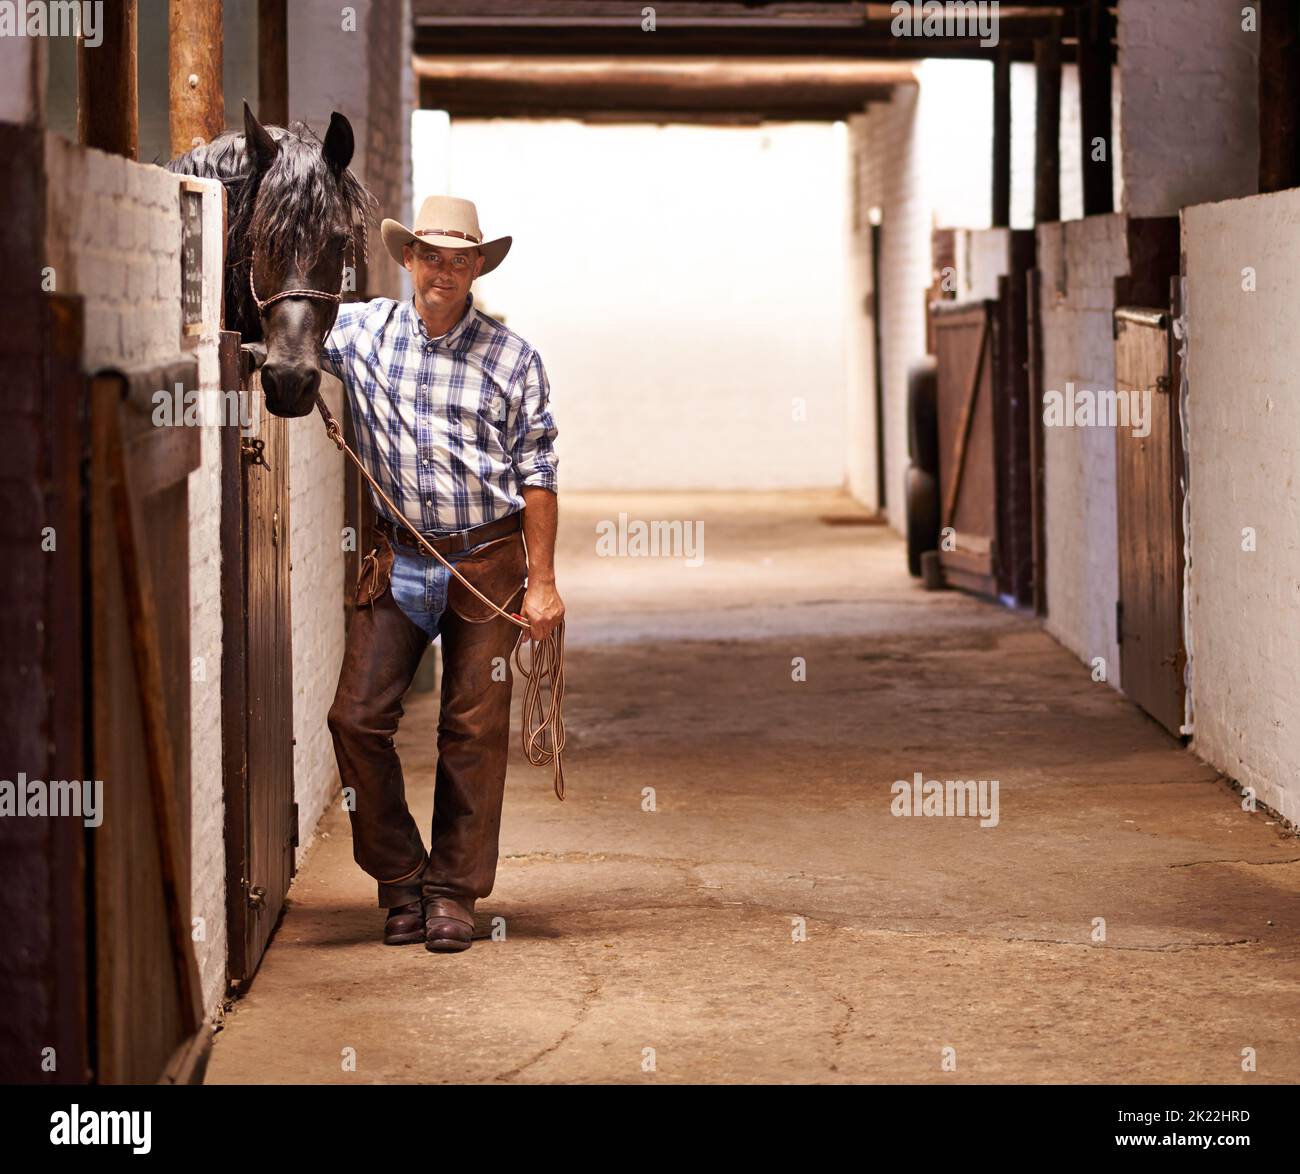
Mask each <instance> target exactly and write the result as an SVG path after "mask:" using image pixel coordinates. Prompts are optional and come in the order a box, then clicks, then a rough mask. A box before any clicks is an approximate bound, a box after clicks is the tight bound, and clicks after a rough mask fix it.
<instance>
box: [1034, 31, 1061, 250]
mask: <svg viewBox="0 0 1300 1174" xmlns="http://www.w3.org/2000/svg"><path fill="white" fill-rule="evenodd" d="M1034 72H1035V82H1036V89H1037V101H1036V103H1035V110H1036V113H1035V122H1034V223H1035V224H1046V223H1048V222H1049V221H1053V220H1060V219H1061V41H1060V37H1059V35H1058V36H1054V37H1042V38H1041V39H1039V40H1037V41H1035V42H1034Z"/></svg>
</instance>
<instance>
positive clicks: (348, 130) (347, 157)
mask: <svg viewBox="0 0 1300 1174" xmlns="http://www.w3.org/2000/svg"><path fill="white" fill-rule="evenodd" d="M321 149H322V152H323V154H324V156H325V162H326V163H328V164H329V165H330V168H331V169H332V170H333V172H334V174H335V175H342V174H343V172H344V171H345V170H346V169H347V165H348V164H349V163H351V162H352V152H353V151H355V150H356V140H355V139H354V138H353V136H352V123H350V122H349V121H348V120H347V119H346V118H344V117H343V115H342V114H340V113H339V112H338V111H337V110H335V111H334V113H333V114H331V115H330V128H329V130H327V131H326V132H325V142H324V144H323V145H322V148H321Z"/></svg>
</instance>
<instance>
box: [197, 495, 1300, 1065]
mask: <svg viewBox="0 0 1300 1174" xmlns="http://www.w3.org/2000/svg"><path fill="white" fill-rule="evenodd" d="M561 504H562V510H563V514H564V517H563V523H562V532H561V550H560V555H559V568H560V588H561V591H562V593H563V595H564V597H565V600H566V603H567V605H568V609H569V621H568V654H569V655H568V666H567V667H568V692H567V695H566V711H567V712H566V717H567V725H568V749H567V751H566V756H567V764H566V766H567V777H568V786H569V798H568V799H567V800H566V801H565V802H564V803H560V802H558V801H557V800H556V799H555V797H554V795H553V794H552V793H551V778H550V774H549V771H547V770H538V769H534V768H532V767H530V766H529V765H528V764H527V762H526V761H525V760H523V757H522V754H520V753H519V752H518V747H517V745H516V749H515V754H516V759H517V760H516V761H514V762H512V765H511V769H510V779H509V789H508V793H507V797H506V815H505V823H504V828H503V832H502V843H501V847H502V861H501V867H500V871H499V873H498V879H497V887H496V891H495V892H494V893H493V894H492V896H491V897H490V898H488V899H487V900H485V901H482V902H480V907H479V913H480V929H481V930H482V931H484V932H487V931H489V930H490V928H491V924H490V923H491V921H492V919H494V918H499V919H504V921H503V923H504V927H505V931H506V933H505V940H504V941H492V940H486V939H485V940H481V941H476V943H475V944H474V946H473V948H472V949H471V950H469V951H468V952H467V953H464V954H460V955H449V956H438V955H431V954H429V953H427V952H426V951H425V950H424V949H422V948H421V947H419V946H406V947H385V946H383V945H382V944H380V941H379V935H380V929H381V923H382V917H383V915H382V913H381V911H380V910H378V909H377V908H376V907H375V906H374V904H373V900H374V896H373V894H374V889H373V886H372V884H371V882H370V880H369V879H368V878H367V877H366V876H365V875H364V874H363V873H362V872H361V871H360V870H359V869H358V868H357V866H356V865H355V864H354V863H353V861H352V856H351V842H350V834H349V830H348V824H347V820H346V816H345V814H344V813H343V811H342V810H341V809H339V808H337V807H336V808H334V809H333V810H332V811H331V812H330V813H329V814H328V815H327V816H326V818H325V820H324V822H323V823H322V825H321V827H320V829H319V833H318V835H317V837H316V838H315V839H314V841H313V842H312V843H311V845H310V847H309V849H308V850H307V852H306V854H305V859H304V860H303V861H302V863H301V866H300V871H299V873H298V877H297V879H296V881H295V883H294V886H293V889H292V891H291V893H290V908H289V909H288V912H287V914H286V916H285V919H284V922H283V924H282V926H281V928H280V930H279V932H278V935H277V937H276V939H275V941H274V944H273V945H272V946H271V949H270V952H269V953H268V955H267V957H266V960H265V962H264V963H263V965H262V968H261V972H260V973H259V975H258V976H257V978H256V980H255V982H254V983H253V986H252V988H251V991H250V993H249V994H248V996H247V997H246V998H244V999H242V1000H241V1001H239V1002H238V1003H237V1004H236V1005H235V1006H234V1008H233V1010H232V1011H231V1013H230V1014H229V1015H228V1017H227V1018H226V1021H225V1026H224V1029H223V1030H222V1031H221V1032H220V1034H219V1035H218V1037H217V1041H216V1045H215V1048H214V1050H213V1056H212V1061H211V1065H210V1068H209V1073H208V1080H209V1082H240V1083H246V1082H254V1083H256V1082H289V1081H293V1082H297V1081H306V1082H333V1083H356V1082H362V1083H368V1082H397V1081H489V1082H548V1081H602V1082H603V1081H608V1082H630V1083H637V1082H657V1081H658V1082H696V1081H700V1082H704V1081H708V1082H712V1081H728V1082H731V1081H740V1082H749V1081H782V1082H784V1081H794V1082H825V1081H830V1082H834V1081H884V1082H929V1081H933V1082H983V1081H994V1082H1003V1081H1008V1082H1022V1081H1024V1082H1051V1083H1056V1082H1094V1081H1118V1082H1128V1081H1155V1082H1202V1081H1204V1082H1221V1081H1222V1082H1229V1083H1231V1082H1237V1081H1244V1082H1252V1083H1253V1082H1268V1083H1275V1082H1296V1081H1298V1080H1300V941H1298V939H1297V929H1298V928H1300V847H1298V846H1297V843H1296V840H1295V838H1294V837H1292V836H1288V835H1286V834H1285V833H1284V830H1283V829H1282V828H1281V827H1280V826H1278V825H1276V824H1275V823H1273V822H1271V821H1270V817H1269V816H1268V815H1266V814H1263V813H1259V814H1246V813H1243V812H1242V811H1241V809H1240V801H1239V798H1238V797H1237V796H1236V795H1235V794H1234V792H1233V791H1232V790H1231V789H1230V788H1229V787H1228V786H1227V785H1226V784H1225V783H1224V782H1222V781H1220V780H1219V779H1218V778H1217V777H1216V775H1215V772H1214V771H1213V770H1211V769H1210V768H1208V767H1206V766H1205V765H1203V764H1202V763H1200V762H1198V761H1197V759H1196V758H1194V757H1193V756H1192V755H1191V754H1189V753H1188V752H1187V751H1185V750H1183V749H1182V748H1180V747H1179V746H1178V745H1177V744H1176V743H1175V742H1174V741H1173V740H1172V739H1171V738H1170V737H1168V736H1167V735H1166V734H1165V733H1164V732H1163V731H1162V730H1161V729H1160V728H1159V727H1157V726H1156V725H1155V724H1154V723H1153V722H1151V721H1150V720H1148V719H1147V718H1146V717H1145V716H1144V715H1143V714H1142V713H1141V712H1140V711H1139V710H1137V709H1136V708H1135V707H1134V706H1132V705H1131V704H1129V703H1128V702H1127V701H1126V700H1124V699H1123V698H1122V697H1121V696H1120V695H1119V694H1118V693H1116V692H1114V691H1113V690H1112V689H1111V688H1110V687H1109V686H1106V685H1102V684H1095V683H1093V681H1092V680H1091V677H1090V675H1089V671H1088V669H1087V667H1086V666H1084V665H1083V664H1082V663H1081V662H1079V661H1078V660H1076V659H1075V657H1074V656H1073V655H1071V654H1070V653H1068V652H1066V651H1064V650H1063V649H1062V648H1061V647H1060V646H1058V645H1057V644H1056V643H1055V642H1054V641H1053V640H1052V639H1051V638H1050V637H1048V636H1047V635H1045V634H1044V633H1043V632H1042V631H1041V630H1040V629H1039V626H1038V624H1037V623H1036V622H1035V621H1034V620H1033V619H1030V618H1027V617H1025V616H1022V615H1017V614H1013V613H1012V612H1009V611H1006V610H1004V609H1003V608H1000V607H996V606H992V605H989V604H986V603H982V602H979V601H976V600H974V599H971V598H968V597H966V596H963V595H960V594H956V593H941V594H927V593H925V592H923V591H922V590H921V589H920V588H919V587H918V586H916V585H915V584H914V583H913V581H912V580H910V579H909V578H908V576H907V574H906V572H905V568H904V559H903V553H902V549H901V546H900V544H899V542H898V540H897V539H896V538H895V537H894V536H893V535H891V534H890V533H889V532H887V531H886V530H884V529H883V528H881V527H863V526H848V525H838V526H837V525H825V524H822V523H820V522H819V521H818V517H819V515H822V514H827V513H831V514H843V513H846V512H852V511H853V507H852V506H851V505H850V504H849V503H848V502H847V501H846V500H845V499H843V498H839V497H838V496H836V495H833V494H812V493H808V494H782V495H747V496H743V497H741V496H735V495H709V496H700V495H690V496H687V495H669V494H658V495H653V496H650V495H644V496H642V495H636V496H620V497H613V496H595V495H580V494H566V495H565V497H564V500H563V502H562V503H561ZM619 511H624V512H626V513H627V514H628V516H629V518H632V519H636V518H670V519H671V518H689V519H701V518H702V519H703V520H704V522H705V531H704V534H705V546H704V552H705V560H704V564H703V566H700V567H698V568H691V567H687V566H685V565H684V563H683V561H682V560H681V559H670V558H598V557H596V556H595V553H594V533H595V524H596V522H597V520H599V519H602V518H609V519H616V518H617V515H618V512H619ZM795 657H802V658H804V660H805V662H806V666H807V680H806V681H804V682H795V681H793V680H792V679H791V676H792V668H791V665H792V661H793V658H795ZM518 692H519V691H518V689H516V698H518ZM435 705H436V702H435V700H434V698H433V697H432V696H430V695H425V696H422V697H420V698H419V699H417V700H416V701H415V702H414V703H413V704H411V705H410V707H409V709H408V714H407V718H406V721H405V724H404V729H403V732H402V734H401V735H400V744H401V746H402V752H403V757H404V761H405V762H406V763H407V769H408V780H409V782H410V800H411V804H412V810H413V811H414V812H415V813H416V815H417V818H418V820H419V821H420V823H421V824H422V825H424V826H426V827H427V821H428V816H429V812H430V806H431V803H432V790H431V783H432V774H433V763H434V754H433V742H432V730H433V726H434V721H435V712H436V710H435ZM516 728H517V726H516ZM516 742H517V738H516ZM914 771H922V772H923V773H924V776H925V777H926V778H937V779H948V778H958V777H960V778H977V779H997V780H998V781H999V782H1000V784H1001V786H1000V796H999V798H1000V804H999V808H1000V810H999V816H1000V821H999V823H998V824H997V826H996V827H987V828H982V827H980V826H979V823H978V821H977V820H974V819H970V818H923V817H916V818H898V817H895V816H894V815H892V814H891V799H892V795H891V791H890V787H891V784H892V783H893V782H894V781H895V780H896V779H911V778H912V775H913V772H914ZM645 788H653V794H654V805H655V808H656V809H655V810H654V811H646V810H644V809H643V791H644V789H645ZM1096 918H1104V919H1105V940H1104V941H1102V942H1094V941H1093V933H1094V919H1096ZM796 919H803V920H802V924H803V925H804V926H805V927H806V929H805V932H806V940H795V938H796V937H797V936H798V935H797V934H796V932H795V930H796V927H797V925H798V924H800V923H799V922H798V921H797V920H796ZM946 1048H952V1049H955V1064H956V1067H955V1071H953V1070H945V1067H944V1056H945V1053H944V1051H943V1049H946ZM1246 1048H1253V1049H1255V1054H1256V1056H1257V1061H1256V1063H1257V1069H1258V1070H1257V1072H1254V1073H1246V1072H1243V1071H1242V1056H1243V1049H1246ZM345 1049H355V1057H356V1060H355V1071H352V1070H345V1068H344V1055H345ZM948 1067H949V1069H950V1068H951V1063H949V1066H948Z"/></svg>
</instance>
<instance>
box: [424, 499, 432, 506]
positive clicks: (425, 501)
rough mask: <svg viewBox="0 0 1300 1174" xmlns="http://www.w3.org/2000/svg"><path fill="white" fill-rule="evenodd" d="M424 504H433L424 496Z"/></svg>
mask: <svg viewBox="0 0 1300 1174" xmlns="http://www.w3.org/2000/svg"><path fill="white" fill-rule="evenodd" d="M424 504H425V505H427V506H432V505H433V502H432V501H430V500H429V498H427V497H426V498H425V499H424Z"/></svg>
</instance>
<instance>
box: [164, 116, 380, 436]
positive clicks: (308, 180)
mask: <svg viewBox="0 0 1300 1174" xmlns="http://www.w3.org/2000/svg"><path fill="white" fill-rule="evenodd" d="M354 148H355V141H354V138H353V134H352V124H351V123H350V122H348V120H347V119H346V118H345V117H344V116H343V115H342V114H340V113H338V112H337V111H335V112H334V113H333V114H331V115H330V125H329V130H328V131H327V132H326V134H325V138H324V139H323V140H322V139H318V138H317V137H316V136H315V135H314V134H313V133H312V131H311V130H310V128H309V127H308V126H307V125H306V124H305V123H303V122H295V123H294V124H293V125H292V126H290V127H287V128H286V127H279V126H263V125H262V124H261V123H260V122H258V120H257V118H256V117H255V116H254V114H253V112H252V110H251V109H250V108H249V105H248V103H247V102H245V103H244V130H243V133H242V134H241V133H240V132H238V131H227V132H226V133H224V134H221V135H218V136H217V137H216V138H215V139H213V140H212V141H211V142H210V143H205V144H202V145H200V146H198V147H195V148H194V150H192V151H189V152H187V153H186V154H184V155H181V156H179V157H178V158H176V159H173V160H172V161H171V162H169V163H168V164H167V170H168V171H171V172H175V173H177V174H180V175H194V176H199V177H201V178H204V179H218V180H220V181H221V182H222V184H223V185H225V188H226V193H227V217H226V273H225V309H226V325H227V327H228V328H229V329H232V330H238V331H239V333H240V336H241V337H242V339H243V341H244V342H245V343H253V344H264V346H265V353H266V358H265V361H264V363H263V364H262V367H261V371H262V390H263V391H264V392H265V393H266V406H267V410H268V411H270V412H272V413H273V414H274V415H277V416H291V417H292V416H305V415H306V414H307V413H308V412H310V411H311V410H312V408H313V406H314V405H315V399H316V392H317V389H318V388H319V387H320V346H321V343H322V342H323V341H324V339H325V337H326V335H328V334H329V331H330V328H331V327H332V326H333V325H334V320H335V319H336V318H337V316H338V307H339V301H340V299H341V294H342V290H343V284H344V283H343V276H344V265H345V264H347V263H348V261H349V258H351V261H352V263H353V264H355V259H356V255H357V237H358V236H359V237H360V240H361V247H360V253H361V256H362V257H363V258H364V257H365V256H366V244H367V241H368V239H369V234H368V231H367V230H368V226H369V225H370V224H371V223H372V222H373V220H374V217H375V200H374V197H373V196H371V194H370V193H369V192H368V191H367V190H366V189H365V187H364V186H362V184H361V183H360V182H359V181H358V180H357V178H356V177H355V176H354V175H353V174H352V172H351V171H349V170H348V164H349V163H351V161H352V155H353V151H354Z"/></svg>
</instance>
